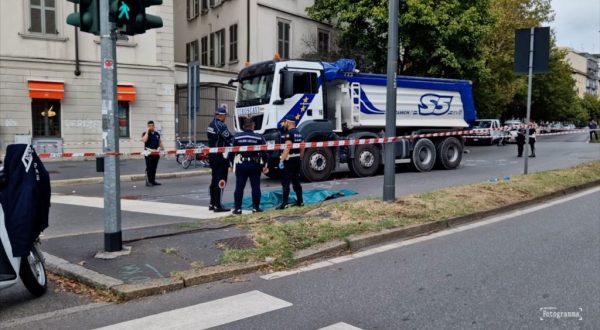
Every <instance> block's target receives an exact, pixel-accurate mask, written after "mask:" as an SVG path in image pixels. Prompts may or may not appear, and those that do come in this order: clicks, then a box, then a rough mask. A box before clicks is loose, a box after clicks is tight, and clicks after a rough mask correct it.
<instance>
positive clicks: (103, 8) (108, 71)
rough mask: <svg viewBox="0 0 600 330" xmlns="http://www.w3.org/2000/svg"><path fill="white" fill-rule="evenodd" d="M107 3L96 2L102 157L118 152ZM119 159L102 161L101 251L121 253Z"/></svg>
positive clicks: (114, 59) (112, 37)
mask: <svg viewBox="0 0 600 330" xmlns="http://www.w3.org/2000/svg"><path fill="white" fill-rule="evenodd" d="M108 13H109V0H100V38H101V39H100V40H101V43H100V46H101V52H100V54H101V56H100V57H101V61H102V64H101V65H102V140H103V148H102V149H103V151H104V152H105V153H118V152H119V136H118V130H117V123H118V121H117V48H116V42H117V35H116V31H115V26H114V24H113V23H110V22H109V19H108ZM119 177H120V173H119V156H118V154H114V155H109V156H107V155H105V157H104V250H105V251H106V252H115V251H121V250H122V248H123V241H122V234H121V186H120V181H119Z"/></svg>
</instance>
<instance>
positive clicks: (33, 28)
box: [29, 0, 58, 34]
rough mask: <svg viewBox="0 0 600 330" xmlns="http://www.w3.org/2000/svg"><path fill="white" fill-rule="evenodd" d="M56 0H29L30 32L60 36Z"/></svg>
mask: <svg viewBox="0 0 600 330" xmlns="http://www.w3.org/2000/svg"><path fill="white" fill-rule="evenodd" d="M55 2H56V0H29V15H30V16H29V32H31V33H41V34H58V30H57V29H56V3H55Z"/></svg>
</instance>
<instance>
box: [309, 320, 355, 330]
mask: <svg viewBox="0 0 600 330" xmlns="http://www.w3.org/2000/svg"><path fill="white" fill-rule="evenodd" d="M319 330H362V329H361V328H357V327H355V326H352V325H350V324H348V323H344V322H340V323H336V324H332V325H330V326H328V327H325V328H321V329H319Z"/></svg>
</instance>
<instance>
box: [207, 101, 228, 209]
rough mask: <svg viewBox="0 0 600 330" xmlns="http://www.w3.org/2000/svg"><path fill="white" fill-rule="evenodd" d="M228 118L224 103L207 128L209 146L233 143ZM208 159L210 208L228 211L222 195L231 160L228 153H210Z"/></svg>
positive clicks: (226, 145) (215, 146)
mask: <svg viewBox="0 0 600 330" xmlns="http://www.w3.org/2000/svg"><path fill="white" fill-rule="evenodd" d="M226 118H227V106H226V105H225V104H222V105H221V106H220V107H218V108H217V110H215V118H214V119H213V121H212V122H211V123H210V124H209V125H208V128H207V129H206V132H207V135H208V146H209V147H210V148H217V147H229V146H230V145H231V140H232V135H231V132H229V128H227V124H225V119H226ZM208 160H209V163H210V169H211V180H210V187H209V188H208V192H209V194H210V203H209V205H208V209H209V210H210V211H214V212H228V211H229V209H227V208H224V207H223V204H222V203H223V201H222V200H221V199H222V197H223V196H222V195H223V190H224V189H225V185H226V184H227V172H228V171H229V167H230V164H229V161H228V160H227V154H225V153H223V154H219V153H210V154H208Z"/></svg>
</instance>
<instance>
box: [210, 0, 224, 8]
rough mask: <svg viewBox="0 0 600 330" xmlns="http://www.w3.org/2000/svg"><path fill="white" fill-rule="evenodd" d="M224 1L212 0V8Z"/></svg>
mask: <svg viewBox="0 0 600 330" xmlns="http://www.w3.org/2000/svg"><path fill="white" fill-rule="evenodd" d="M222 3H223V0H210V8H215V7H218V6H220V5H221V4H222Z"/></svg>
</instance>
